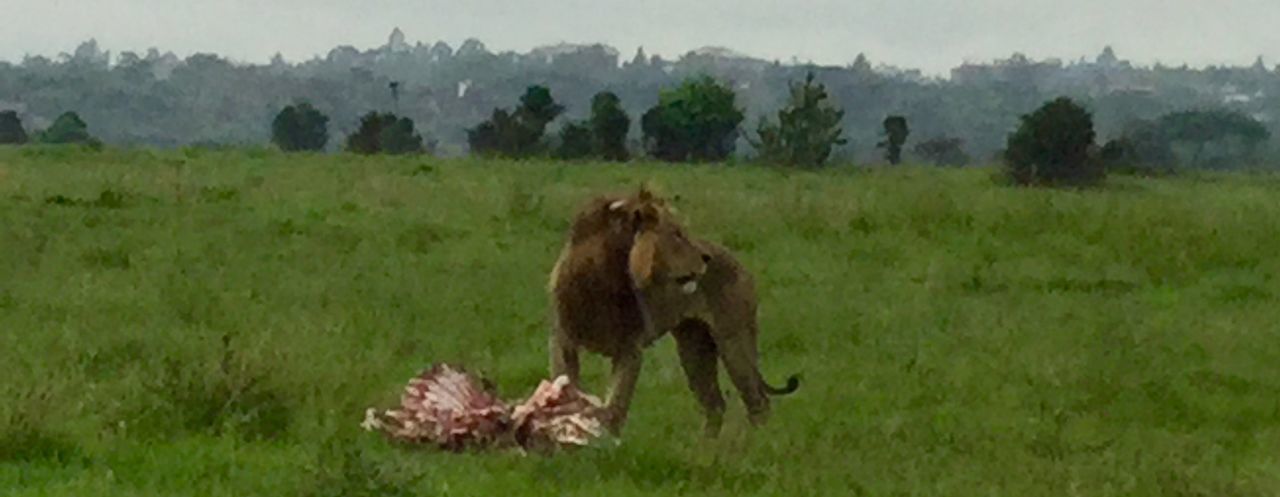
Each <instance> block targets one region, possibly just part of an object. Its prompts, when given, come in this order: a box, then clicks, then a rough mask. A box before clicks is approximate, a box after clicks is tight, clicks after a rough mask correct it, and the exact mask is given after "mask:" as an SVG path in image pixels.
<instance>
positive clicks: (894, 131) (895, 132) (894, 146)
mask: <svg viewBox="0 0 1280 497" xmlns="http://www.w3.org/2000/svg"><path fill="white" fill-rule="evenodd" d="M883 125H884V134H885V139H884V141H882V142H880V143H878V144H876V146H877V147H882V148H884V149H885V151H884V158H885V160H887V161H889V163H890V164H893V165H897V164H898V163H900V162H902V144H903V143H906V142H907V135H910V134H911V130H910V129H908V128H907V118H905V117H902V116H889V117H886V118H884V123H883Z"/></svg>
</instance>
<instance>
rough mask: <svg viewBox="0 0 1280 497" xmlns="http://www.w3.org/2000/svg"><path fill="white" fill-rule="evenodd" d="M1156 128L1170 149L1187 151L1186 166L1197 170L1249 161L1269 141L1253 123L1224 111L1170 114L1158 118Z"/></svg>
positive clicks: (1262, 130)
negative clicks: (1188, 152) (1188, 158)
mask: <svg viewBox="0 0 1280 497" xmlns="http://www.w3.org/2000/svg"><path fill="white" fill-rule="evenodd" d="M1157 125H1158V126H1159V129H1160V132H1161V134H1162V136H1163V137H1164V138H1166V139H1167V140H1168V141H1169V143H1170V145H1171V146H1173V145H1178V144H1181V145H1185V146H1188V147H1190V148H1191V154H1192V155H1191V158H1190V160H1189V162H1190V163H1191V164H1192V165H1195V166H1200V167H1205V166H1225V165H1228V164H1229V163H1231V162H1234V161H1247V160H1250V159H1252V158H1253V157H1254V154H1255V153H1256V151H1257V149H1258V146H1259V145H1261V144H1262V143H1265V142H1266V141H1267V140H1268V139H1269V138H1271V133H1270V132H1269V131H1268V130H1267V127H1266V126H1264V125H1263V124H1262V123H1260V122H1258V121H1257V120H1256V119H1254V118H1252V117H1250V116H1248V115H1245V114H1243V113H1240V112H1236V111H1231V110H1224V109H1214V110H1190V111H1181V112H1173V113H1169V114H1165V115H1164V116H1161V117H1160V119H1159V120H1158V121H1157Z"/></svg>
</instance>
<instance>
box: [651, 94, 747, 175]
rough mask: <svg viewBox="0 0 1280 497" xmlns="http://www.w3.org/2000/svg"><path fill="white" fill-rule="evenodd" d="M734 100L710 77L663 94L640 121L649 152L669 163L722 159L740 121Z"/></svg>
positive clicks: (740, 116)
mask: <svg viewBox="0 0 1280 497" xmlns="http://www.w3.org/2000/svg"><path fill="white" fill-rule="evenodd" d="M734 100H735V95H734V93H733V90H731V89H729V88H728V87H726V86H724V85H722V84H720V83H718V82H716V81H715V80H714V79H712V78H711V77H710V76H702V77H697V78H690V79H686V80H685V81H684V83H682V84H681V85H680V86H679V87H677V88H675V89H672V90H666V91H663V92H662V93H660V94H659V96H658V103H657V105H654V106H653V107H652V108H650V109H649V110H648V111H646V112H645V113H644V115H643V116H642V117H641V119H640V128H641V130H642V131H643V132H644V136H645V142H646V145H647V148H648V149H649V153H650V154H652V155H653V156H654V157H656V158H658V159H660V160H664V161H670V162H676V161H684V160H694V161H717V160H724V159H725V158H727V157H728V156H729V154H731V153H733V148H734V140H735V139H736V138H737V134H738V125H739V124H740V123H741V122H742V119H743V114H742V110H741V109H739V108H738V107H737V105H736V103H735V101H734Z"/></svg>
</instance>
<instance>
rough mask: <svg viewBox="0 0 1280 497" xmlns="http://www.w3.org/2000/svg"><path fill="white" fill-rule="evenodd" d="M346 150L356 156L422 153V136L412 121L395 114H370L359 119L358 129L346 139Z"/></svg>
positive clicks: (423, 149)
mask: <svg viewBox="0 0 1280 497" xmlns="http://www.w3.org/2000/svg"><path fill="white" fill-rule="evenodd" d="M347 150H349V151H351V152H355V153H358V154H378V153H385V154H409V153H420V152H424V151H425V148H424V147H423V145H422V136H420V135H419V134H418V133H417V132H415V131H414V129H413V120H412V119H409V118H407V117H397V116H396V115H395V114H391V113H384V114H379V113H377V112H370V113H368V114H365V115H364V117H362V118H360V129H358V130H357V131H356V132H355V133H352V134H351V135H350V136H348V137H347Z"/></svg>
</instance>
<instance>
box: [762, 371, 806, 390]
mask: <svg viewBox="0 0 1280 497" xmlns="http://www.w3.org/2000/svg"><path fill="white" fill-rule="evenodd" d="M760 384H761V385H763V386H764V391H765V392H768V393H769V394H770V395H786V394H789V393H791V392H794V391H796V390H797V389H799V388H800V375H798V374H793V375H791V377H789V378H787V386H785V387H782V388H778V387H775V386H772V385H770V384H769V383H768V382H766V381H764V378H761V379H760Z"/></svg>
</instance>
